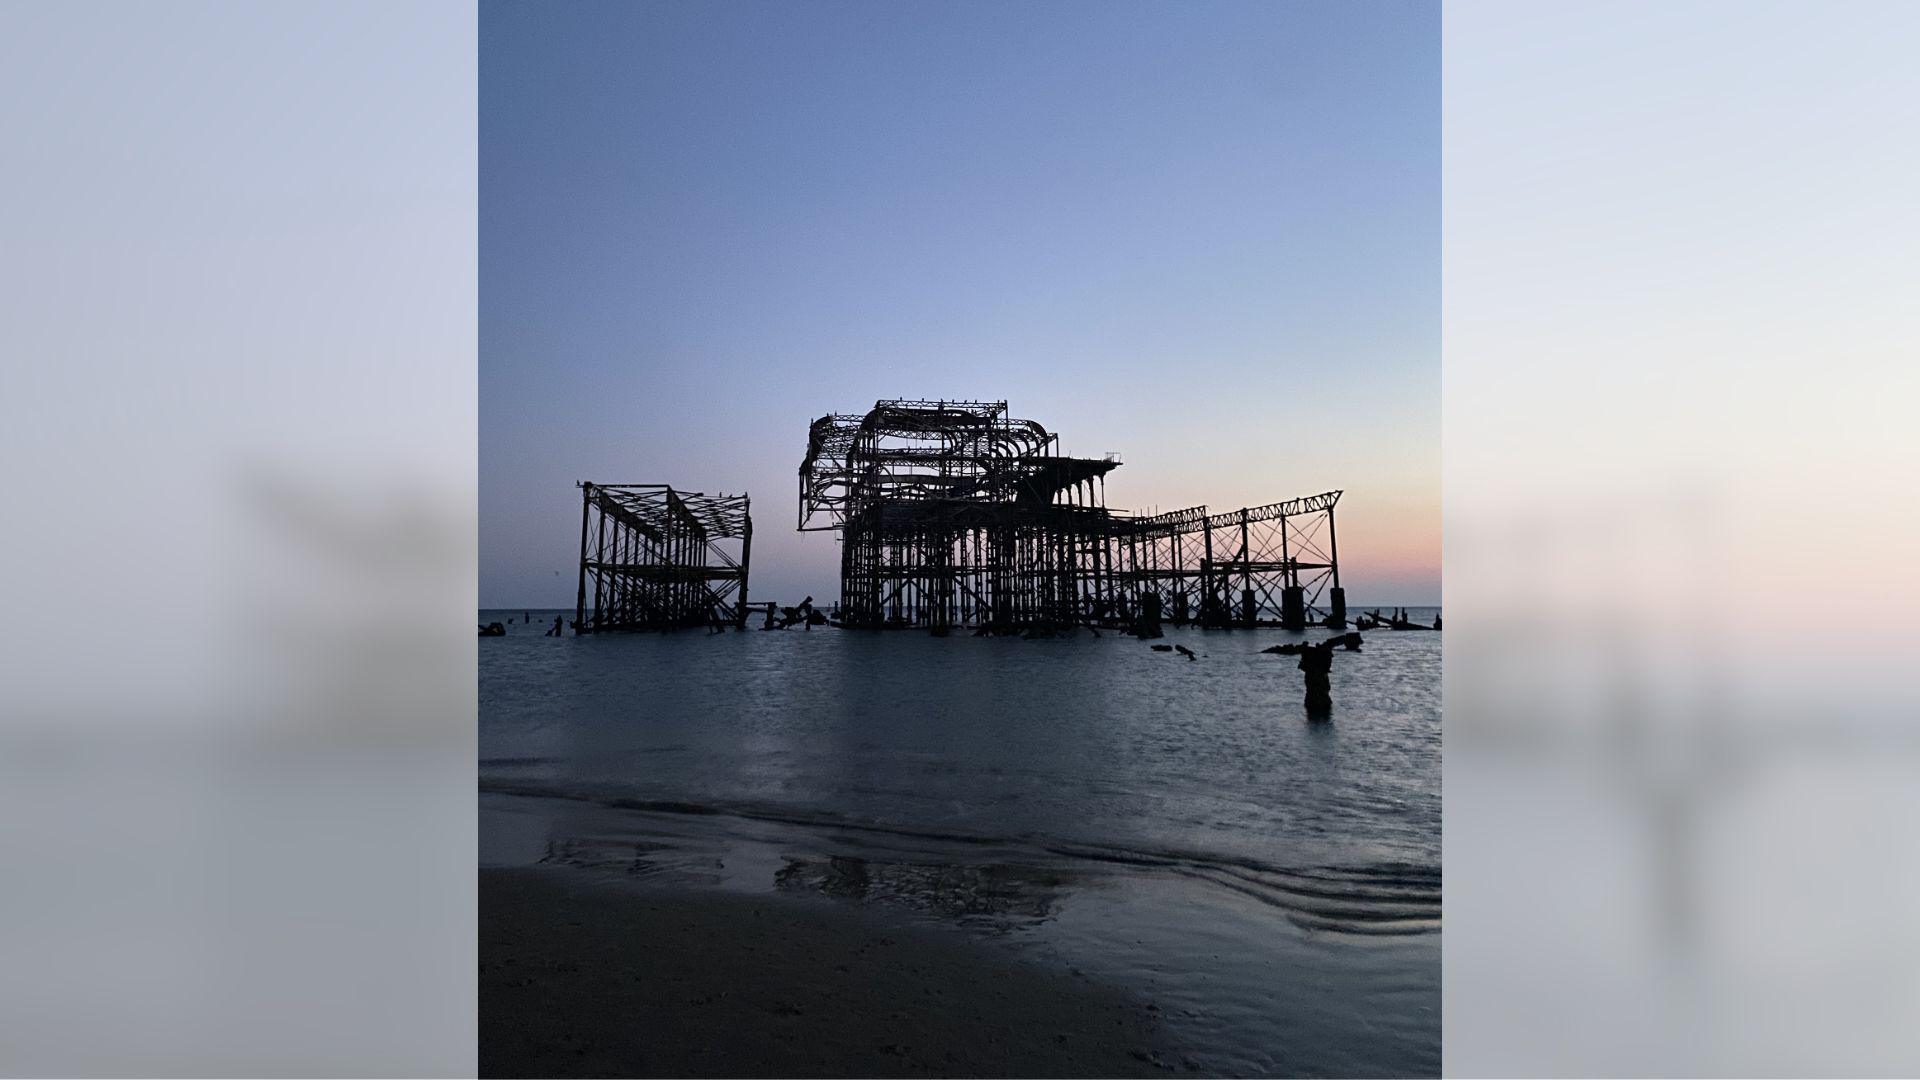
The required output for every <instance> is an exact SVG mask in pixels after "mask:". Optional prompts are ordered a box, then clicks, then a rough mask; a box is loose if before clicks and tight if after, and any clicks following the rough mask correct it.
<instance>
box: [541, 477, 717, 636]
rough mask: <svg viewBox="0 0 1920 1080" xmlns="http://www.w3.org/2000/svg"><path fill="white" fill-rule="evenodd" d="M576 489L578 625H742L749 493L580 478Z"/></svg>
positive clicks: (584, 628)
mask: <svg viewBox="0 0 1920 1080" xmlns="http://www.w3.org/2000/svg"><path fill="white" fill-rule="evenodd" d="M580 498H581V505H580V590H579V595H578V598H577V600H576V601H575V609H576V612H575V622H574V632H575V633H578V634H589V633H594V632H596V631H602V630H672V629H678V628H681V627H692V626H711V625H715V624H721V625H725V624H731V625H734V626H739V627H744V626H745V625H746V617H747V565H748V558H749V556H750V555H751V554H752V551H753V519H752V517H751V516H750V515H749V514H748V511H747V507H748V503H747V496H745V495H703V494H700V493H698V492H684V491H676V490H675V489H673V488H671V487H669V486H667V485H665V484H593V483H587V482H585V481H582V482H581V484H580ZM589 583H591V584H589ZM589 601H591V604H592V606H591V607H589V606H588V604H589Z"/></svg>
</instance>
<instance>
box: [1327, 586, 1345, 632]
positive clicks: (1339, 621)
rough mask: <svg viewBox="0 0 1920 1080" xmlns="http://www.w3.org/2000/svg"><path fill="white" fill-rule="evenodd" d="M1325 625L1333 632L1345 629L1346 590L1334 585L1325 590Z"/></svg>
mask: <svg viewBox="0 0 1920 1080" xmlns="http://www.w3.org/2000/svg"><path fill="white" fill-rule="evenodd" d="M1327 607H1328V611H1327V625H1328V626H1331V627H1333V628H1334V629H1335V630H1345V629H1346V628H1347V590H1345V589H1343V588H1341V587H1340V586H1338V585H1335V586H1334V587H1333V588H1331V589H1328V590H1327Z"/></svg>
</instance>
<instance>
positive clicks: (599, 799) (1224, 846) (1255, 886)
mask: <svg viewBox="0 0 1920 1080" xmlns="http://www.w3.org/2000/svg"><path fill="white" fill-rule="evenodd" d="M520 614H521V613H520V612H519V611H512V612H508V611H483V612H481V613H480V622H482V623H486V622H492V621H495V620H499V621H502V622H505V621H506V620H507V619H508V618H509V617H513V618H515V619H517V618H518V617H519V615H520ZM554 614H556V613H555V612H544V613H543V612H540V611H534V612H533V616H534V625H532V626H526V625H523V624H521V623H519V622H517V621H516V622H514V623H513V624H512V625H510V626H509V628H508V629H509V633H508V636H507V637H505V638H491V639H481V641H480V643H479V645H480V687H479V693H480V763H479V779H480V788H481V792H482V817H481V822H482V826H481V828H482V835H481V843H482V855H483V859H484V860H485V861H487V862H488V863H490V864H493V865H515V864H524V863H530V862H537V861H549V862H566V863H574V864H578V865H582V866H588V867H597V868H601V869H605V870H609V871H618V872H621V873H625V874H629V875H635V876H645V877H656V878H658V879H660V880H663V881H671V882H675V883H680V884H696V885H706V886H711V887H716V888H725V889H736V890H747V891H753V890H786V891H794V892H803V893H808V894H815V895H819V896H824V897H830V898H833V899H834V900H835V901H837V902H847V903H859V904H874V905H884V906H886V907H887V908H889V909H892V910H896V911H901V912H907V913H909V914H910V915H911V916H912V917H916V918H925V919H930V920H938V921H942V922H947V923H951V924H955V925H958V926H961V927H963V928H965V929H967V930H968V931H969V932H977V933H979V934H982V935H989V936H992V937H993V938H995V939H996V940H997V941H999V942H1001V943H1002V944H1004V945H1005V946H1007V947H1011V948H1015V949H1020V950H1024V951H1027V952H1029V953H1031V954H1032V955H1033V956H1034V958H1035V959H1039V960H1042V961H1048V962H1058V963H1065V964H1068V965H1070V966H1072V967H1074V968H1075V969H1076V970H1082V971H1084V972H1085V973H1086V974H1087V975H1088V976H1089V977H1091V978H1097V979H1102V980H1105V981H1109V982H1117V983H1121V984H1124V985H1127V986H1129V987H1131V988H1134V989H1136V990H1138V991H1139V992H1140V993H1141V994H1142V995H1144V996H1146V997H1147V998H1148V999H1149V1000H1152V1001H1155V1002H1157V1003H1159V1005H1160V1008H1161V1009H1162V1014H1163V1016H1165V1017H1166V1027H1167V1030H1168V1032H1169V1034H1170V1036H1172V1037H1173V1038H1174V1039H1175V1041H1177V1042H1179V1043H1180V1044H1181V1047H1182V1050H1183V1052H1184V1056H1185V1059H1186V1061H1187V1062H1188V1063H1190V1065H1191V1066H1192V1067H1193V1068H1197V1069H1199V1070H1201V1071H1205V1072H1208V1073H1234V1074H1247V1073H1276V1072H1278V1073H1308V1074H1316V1073H1319V1074H1324V1073H1332V1074H1351V1073H1367V1074H1378V1073H1393V1074H1428V1073H1437V1072H1438V1069H1439V1038H1440V1010H1439V991H1440V970H1439V968H1440V934H1439V917H1440V734H1441V731H1440V649H1441V640H1442V635H1441V634H1437V633H1422V632H1391V631H1372V632H1368V633H1366V634H1365V637H1366V645H1365V647H1364V649H1363V651H1361V652H1360V653H1357V654H1356V653H1346V652H1340V653H1338V654H1337V655H1336V658H1335V661H1334V669H1333V696H1334V703H1335V704H1334V716H1333V720H1332V722H1331V723H1310V722H1308V721H1307V720H1306V718H1305V715H1304V712H1303V710H1302V708H1301V697H1302V695H1303V687H1302V681H1301V674H1300V672H1299V671H1298V670H1297V669H1296V667H1295V659H1294V658H1293V657H1286V656H1273V655H1263V654H1261V653H1260V651H1259V650H1261V649H1263V648H1266V647H1267V646H1269V645H1273V644H1277V643H1280V642H1283V641H1292V640H1300V639H1301V638H1303V637H1305V638H1310V639H1318V638H1321V637H1325V636H1327V634H1328V632H1326V631H1310V632H1309V633H1307V634H1304V635H1301V634H1289V633H1286V632H1284V631H1278V630H1253V631H1200V630H1179V629H1175V630H1169V632H1168V635H1167V637H1166V638H1165V639H1164V641H1163V642H1161V643H1162V644H1179V645H1185V646H1187V647H1188V648H1190V649H1192V650H1193V651H1194V652H1195V653H1197V654H1200V657H1201V658H1200V659H1199V660H1197V661H1188V660H1187V659H1185V658H1184V657H1182V656H1180V655H1179V654H1177V653H1157V652H1154V651H1152V650H1151V649H1149V648H1148V646H1147V644H1146V643H1144V642H1140V641H1137V640H1134V639H1132V638H1125V637H1120V636H1118V635H1116V634H1112V633H1107V634H1105V636H1103V637H1100V638H1097V639H1096V638H1093V637H1091V636H1090V635H1088V634H1087V633H1085V632H1082V633H1081V634H1080V635H1079V636H1077V637H1074V638H1070V639H1064V640H1038V641H1026V640H1020V639H1003V638H972V637H965V636H958V635H956V636H954V637H951V638H946V639H937V638H933V637H931V636H928V635H926V634H924V633H918V632H912V631H901V632H851V631H841V630H835V629H833V628H830V627H816V628H814V629H813V630H811V631H802V630H799V629H793V630H788V631H784V632H762V631H757V630H749V631H745V632H728V633H724V634H717V635H708V634H706V633H705V632H703V631H690V632H683V633H679V634H666V635H659V634H633V635H615V634H609V635H602V636H589V637H572V636H567V637H561V638H545V637H542V636H540V634H541V630H542V629H543V624H546V625H550V624H551V622H552V617H553V615H554ZM567 614H568V617H571V614H570V613H567ZM1411 614H1412V615H1413V616H1414V617H1415V618H1416V619H1422V620H1425V621H1431V617H1432V614H1433V612H1432V609H1429V608H1416V609H1412V610H1411ZM543 615H544V618H543ZM1176 1067H1177V1066H1176Z"/></svg>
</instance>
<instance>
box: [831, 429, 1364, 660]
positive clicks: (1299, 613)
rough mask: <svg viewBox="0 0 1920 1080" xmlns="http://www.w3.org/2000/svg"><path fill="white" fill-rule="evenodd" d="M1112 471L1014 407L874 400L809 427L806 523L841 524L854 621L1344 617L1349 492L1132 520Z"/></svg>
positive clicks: (1261, 622) (1267, 622)
mask: <svg viewBox="0 0 1920 1080" xmlns="http://www.w3.org/2000/svg"><path fill="white" fill-rule="evenodd" d="M1119 466H1120V461H1119V458H1118V456H1117V455H1113V454H1107V455H1104V456H1102V457H1098V458H1091V457H1072V456H1068V455H1065V454H1063V453H1061V451H1060V441H1059V437H1058V436H1057V435H1054V434H1052V433H1050V432H1048V431H1047V430H1046V429H1045V428H1044V427H1042V426H1041V425H1040V424H1038V423H1036V422H1034V421H1032V420H1023V419H1017V418H1014V417H1012V416H1010V415H1009V414H1008V412H1007V403H1006V402H1004V401H944V400H942V401H916V400H893V401H880V402H877V403H875V405H874V407H873V408H872V409H871V410H869V411H868V412H866V413H865V414H859V415H856V414H847V413H834V414H830V415H827V416H823V417H821V418H819V419H818V420H815V421H814V422H813V424H812V426H811V429H810V431H809V436H808V442H807V453H806V457H805V458H804V459H803V460H802V462H801V465H800V508H799V510H800V512H799V521H798V524H799V528H800V529H801V530H802V531H814V530H835V531H838V532H839V533H840V540H841V550H840V555H841V571H840V580H841V596H840V605H839V606H840V612H841V618H842V621H843V622H844V623H845V624H846V625H849V626H867V627H914V626H917V627H927V628H930V629H932V630H933V631H935V632H936V633H945V632H947V631H948V630H950V629H952V628H954V627H958V626H972V627H986V628H995V629H1000V630H1020V629H1027V630H1030V629H1062V628H1065V627H1069V626H1074V625H1098V626H1122V627H1124V626H1132V625H1136V624H1137V623H1138V622H1139V621H1140V620H1142V619H1143V618H1144V619H1161V618H1164V619H1165V620H1167V621H1170V622H1173V623H1176V624H1182V623H1198V624H1201V625H1205V626H1217V627H1251V626H1283V627H1287V628H1290V629H1303V628H1304V627H1305V626H1306V625H1307V624H1308V623H1309V622H1313V623H1316V624H1320V625H1327V626H1344V625H1346V601H1345V593H1344V592H1343V591H1342V589H1341V587H1340V569H1339V560H1338V552H1337V549H1336V547H1335V544H1334V525H1333V512H1334V506H1335V504H1337V503H1338V502H1339V500H1340V494H1341V493H1340V492H1338V491H1330V492H1326V493H1324V494H1320V495H1314V496H1309V497H1307V498H1301V499H1291V500H1288V501H1286V502H1279V503H1271V504H1268V505H1266V506H1258V507H1248V508H1246V509H1241V510H1235V511H1232V512H1229V513H1224V514H1212V513H1209V512H1208V510H1207V508H1206V507H1204V506H1196V507H1191V508H1188V509H1185V510H1176V511H1172V512H1170V513H1164V514H1154V515H1149V516H1135V515H1130V514H1126V513H1121V512H1116V511H1113V510H1110V509H1109V508H1108V507H1107V506H1106V491H1105V488H1106V476H1107V474H1108V473H1110V472H1112V471H1113V470H1114V469H1116V468H1118V467H1119Z"/></svg>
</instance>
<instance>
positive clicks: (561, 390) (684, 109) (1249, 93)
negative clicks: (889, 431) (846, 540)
mask: <svg viewBox="0 0 1920 1080" xmlns="http://www.w3.org/2000/svg"><path fill="white" fill-rule="evenodd" d="M1439 77H1440V22H1439V11H1438V7H1437V5H1432V4H1396V3H1387V4H1357V3H1354V4H1280V3H1262V4H1246V5H1241V4H1217V3H1216V4H1193V5H1171V4H1165V5H1144V4H1141V5H1134V4H1098V5H1092V4H1087V5H1082V4H1032V5H1027V4H994V3H969V4H912V5H899V4H860V3H854V4H804V5H802V4H792V5H759V4H732V3H720V4H703V5H691V4H689V5H671V6H669V5H640V4H569V5H564V6H561V5H555V6H535V5H508V4H500V3H489V4H485V5H483V6H482V8H481V66H480V102H481V110H480V135H481V149H480V164H481V180H480V183H481V189H480V196H481V199H480V227H481V271H480V398H481V402H480V558H481V563H480V598H481V602H482V603H483V604H489V605H490V604H501V605H510V606H532V605H555V606H561V605H566V606H570V605H571V603H572V595H573V574H574V566H575V562H576V559H577V550H576V548H577V543H578V511H579V507H578V493H577V492H576V491H575V490H574V487H573V484H574V481H576V480H580V479H592V480H597V481H601V482H663V483H672V484H675V485H676V486H680V487H683V488H687V489H692V490H704V491H722V490H724V491H729V492H734V491H741V490H746V491H748V492H750V493H751V494H752V496H753V499H754V505H755V510H756V512H755V515H754V518H755V526H756V533H755V538H754V575H753V577H754V593H755V595H756V596H757V597H763V598H767V599H776V598H779V599H785V598H787V597H788V594H792V597H793V598H794V599H797V598H798V597H799V596H800V595H801V594H804V593H812V594H814V595H816V596H831V595H834V594H835V593H836V591H837V576H838V574H837V565H838V563H837V559H838V555H837V551H836V548H835V544H834V540H833V537H832V535H831V534H823V533H808V534H798V533H795V532H793V531H792V525H793V520H794V516H795V501H796V494H795V492H796V479H795V472H796V469H797V467H798V465H799V461H800V456H801V453H802V451H803V450H804V447H805V437H806V425H807V422H808V421H809V420H811V419H812V418H813V417H815V416H818V415H821V414H823V413H826V412H833V411H843V412H850V411H859V410H862V409H865V408H866V407H868V406H870V405H871V404H872V403H873V401H874V400H875V399H876V398H881V397H940V396H945V397H967V398H988V399H1006V400H1008V401H1010V402H1011V403H1012V406H1013V411H1014V412H1015V413H1016V414H1018V415H1024V416H1029V417H1032V418H1034V419H1037V420H1039V421H1040V422H1042V423H1043V424H1046V425H1047V426H1048V427H1049V428H1050V429H1051V430H1054V431H1057V432H1059V433H1060V434H1061V435H1062V440H1063V445H1064V446H1065V448H1066V449H1067V450H1068V451H1069V452H1073V453H1087V454H1098V453H1103V452H1106V451H1109V450H1114V451H1119V452H1121V453H1122V455H1123V456H1124V458H1125V460H1126V462H1127V464H1126V465H1124V466H1123V467H1122V468H1121V469H1119V470H1118V471H1117V472H1116V473H1115V474H1114V476H1113V477H1112V478H1111V479H1110V482H1109V484H1108V489H1107V491H1108V498H1109V502H1110V503H1111V504H1112V505H1115V506H1118V507H1123V508H1132V507H1159V508H1162V509H1170V508H1173V507H1176V506H1185V505H1192V504H1196V503H1206V504H1208V505H1209V506H1212V507H1214V508H1215V509H1232V508H1235V507H1238V506H1242V505H1250V504H1259V503H1264V502H1270V501H1274V500H1277V499H1281V498H1286V497H1291V496H1294V495H1300V494H1307V493H1311V492H1316V491H1321V490H1325V489H1328V488H1335V487H1338V488H1344V489H1345V490H1346V491H1347V493H1348V494H1347V496H1346V497H1345V499H1344V500H1343V501H1342V504H1341V529H1340V537H1341V555H1342V578H1343V579H1344V581H1345V583H1346V584H1347V586H1348V590H1349V593H1350V595H1352V596H1353V597H1354V598H1356V599H1357V600H1359V601H1362V602H1370V601H1377V602H1389V603H1391V602H1402V603H1421V602H1427V601H1430V600H1436V599H1437V598H1438V594H1439V467H1438V466H1439V462H1438V456H1439V423H1438V421H1439V406H1440V401H1439V392H1440V390H1439V388H1440V382H1439V374H1440V367H1439V365H1440V357H1439V304H1440V288H1439V280H1440V279H1439V273H1440V248H1439V240H1440V235H1439V195H1440V159H1439V145H1440V144H1439V137H1440V131H1439V116H1440V113H1439V105H1440V102H1439V89H1440V82H1439Z"/></svg>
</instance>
